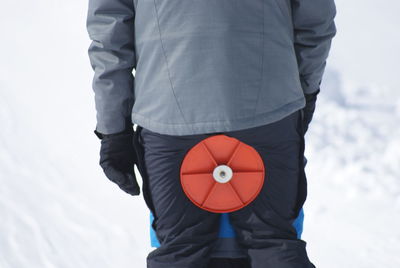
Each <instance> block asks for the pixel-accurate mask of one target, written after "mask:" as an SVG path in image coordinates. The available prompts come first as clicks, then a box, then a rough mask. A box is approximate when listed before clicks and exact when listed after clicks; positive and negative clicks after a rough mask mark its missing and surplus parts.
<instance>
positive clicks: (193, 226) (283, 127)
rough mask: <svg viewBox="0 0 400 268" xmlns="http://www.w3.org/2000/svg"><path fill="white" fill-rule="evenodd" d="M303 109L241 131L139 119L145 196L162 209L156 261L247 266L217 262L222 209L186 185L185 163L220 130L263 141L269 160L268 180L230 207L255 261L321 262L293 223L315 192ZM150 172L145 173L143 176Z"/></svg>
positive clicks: (285, 267) (182, 267)
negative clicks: (195, 130) (200, 200)
mask: <svg viewBox="0 0 400 268" xmlns="http://www.w3.org/2000/svg"><path fill="white" fill-rule="evenodd" d="M301 122H302V114H301V111H300V110H299V111H296V112H293V113H292V114H290V115H288V116H286V117H284V118H282V119H281V120H278V121H276V122H273V123H270V124H266V125H262V126H258V127H253V128H247V129H243V130H237V131H229V132H221V133H206V134H198V135H184V136H172V135H166V134H160V133H156V132H152V131H150V130H149V129H145V128H142V127H141V126H137V128H136V131H137V137H138V144H139V145H140V146H139V147H140V148H138V149H139V150H143V151H142V155H143V157H142V159H139V165H138V168H139V170H140V172H141V174H142V177H143V187H142V191H143V196H144V199H145V202H146V204H147V206H148V208H149V209H150V211H151V212H152V214H153V216H154V221H153V223H152V227H153V228H154V230H155V232H156V236H157V239H158V240H159V241H160V247H158V248H157V249H155V250H153V251H152V252H150V253H149V255H148V256H147V267H149V268H167V267H168V268H170V267H173V268H209V267H221V268H225V267H240V266H222V265H217V266H213V265H215V263H218V260H213V259H211V257H210V253H211V252H212V250H213V248H214V246H215V244H216V241H217V239H218V230H219V229H218V228H219V217H220V214H218V213H212V212H209V211H206V210H203V209H201V208H199V207H197V206H196V205H194V204H193V203H192V202H191V201H190V200H189V198H188V197H187V196H186V195H185V193H184V192H183V189H182V187H181V184H180V176H179V171H180V165H181V163H182V161H183V158H184V157H185V155H186V153H187V152H188V151H189V149H191V148H192V147H193V146H194V145H196V144H197V143H198V142H200V141H201V140H203V139H205V138H207V137H209V136H211V135H216V134H224V135H227V136H230V137H234V138H236V139H238V140H240V141H242V142H244V143H246V144H248V145H250V146H252V147H253V148H255V149H256V150H257V151H258V153H259V154H260V156H261V157H262V159H263V161H264V165H265V171H266V172H265V182H264V185H263V187H262V189H261V192H260V193H259V195H258V196H257V197H256V198H255V199H254V201H253V202H251V203H250V204H249V205H247V206H246V207H244V208H242V209H240V210H237V211H234V212H231V213H229V219H230V222H231V224H232V226H233V228H234V230H235V232H236V235H237V241H238V243H239V244H240V245H241V247H243V248H244V249H245V250H246V253H247V255H248V260H249V264H250V266H246V264H243V268H244V267H252V268H313V267H315V266H314V265H313V264H312V263H311V262H310V260H309V259H308V256H307V253H306V242H305V241H303V240H301V239H298V238H297V234H296V230H295V228H294V226H293V222H294V220H295V219H296V217H297V215H298V213H299V211H300V209H301V208H302V206H303V204H304V202H305V200H306V195H307V181H306V176H305V173H304V135H303V126H302V123H301ZM143 174H145V175H144V176H143Z"/></svg>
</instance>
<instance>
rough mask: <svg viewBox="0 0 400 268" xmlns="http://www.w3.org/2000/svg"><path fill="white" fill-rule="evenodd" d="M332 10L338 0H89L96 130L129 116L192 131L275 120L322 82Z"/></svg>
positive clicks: (161, 127)
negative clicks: (335, 0)
mask: <svg viewBox="0 0 400 268" xmlns="http://www.w3.org/2000/svg"><path fill="white" fill-rule="evenodd" d="M335 14H336V8H335V3H334V0H89V9H88V16H87V30H88V33H89V36H90V38H91V40H92V42H91V44H90V47H89V51H88V52H89V58H90V61H91V65H92V68H93V70H94V72H95V74H94V79H93V90H94V92H95V104H96V111H97V126H96V129H97V131H99V132H101V133H103V134H110V133H116V132H119V131H121V130H123V129H124V128H125V124H126V123H125V122H127V121H126V119H128V120H131V122H132V123H135V124H138V125H140V126H142V127H144V128H148V129H150V130H152V131H155V132H158V133H162V134H170V135H190V134H200V133H210V132H223V131H233V130H239V129H245V128H250V127H256V126H259V125H263V124H267V123H271V122H274V121H277V120H279V119H281V118H283V117H285V116H286V115H288V114H290V113H292V112H294V111H295V110H298V109H300V108H303V107H304V105H305V99H304V93H312V92H315V91H317V90H318V88H319V85H320V83H321V79H322V75H323V72H324V68H325V65H326V59H327V57H328V53H329V50H330V46H331V40H332V38H333V37H334V35H335V33H336V27H335V24H334V17H335ZM133 70H135V75H134V76H133V73H132V72H133ZM128 123H129V121H128Z"/></svg>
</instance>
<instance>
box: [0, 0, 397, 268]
mask: <svg viewBox="0 0 400 268" xmlns="http://www.w3.org/2000/svg"><path fill="white" fill-rule="evenodd" d="M336 4H337V9H338V14H337V19H336V24H337V29H338V34H337V36H336V37H335V39H334V42H333V45H332V50H331V54H330V58H329V61H328V67H327V70H326V73H325V77H324V81H323V85H322V88H321V93H320V96H319V99H318V103H317V110H316V113H315V117H314V120H313V122H312V124H311V126H310V129H309V132H308V133H307V135H306V142H307V148H306V157H307V158H308V160H309V164H308V165H307V168H306V171H307V176H308V191H309V194H308V199H307V201H306V204H305V223H304V224H305V230H304V234H303V239H304V240H305V241H306V242H307V249H308V254H309V256H310V258H311V260H312V262H313V263H315V264H316V266H317V267H324V268H337V267H356V268H367V267H368V268H375V267H386V268H397V267H400V257H399V255H398V253H399V251H400V229H399V228H398V226H399V224H400V182H399V179H400V129H399V123H400V90H399V89H400V88H399V87H400V78H399V74H400V73H399V67H398V64H399V62H400V52H399V51H400V31H399V27H400V20H399V16H398V11H399V10H400V2H399V1H397V0H382V1H377V0H351V1H349V0H337V1H336ZM1 9H2V12H1V16H0V33H1V39H0V40H1V43H0V59H1V62H0V267H1V268H25V267H29V268H47V267H48V268H50V267H51V268H53V267H57V268H92V267H96V268H109V267H116V268H128V267H131V268H136V267H138V268H141V267H145V259H146V256H147V254H148V252H149V251H150V250H151V248H150V243H149V212H148V209H147V207H146V206H145V203H144V201H143V197H142V196H140V197H136V198H134V197H130V196H129V195H127V194H125V193H124V192H122V191H120V190H119V188H117V186H115V185H113V184H112V183H111V182H109V181H108V180H107V179H106V177H105V176H104V175H103V173H102V171H101V169H100V167H99V166H98V158H99V156H98V153H99V145H100V143H99V141H98V140H97V138H96V137H95V136H94V134H93V129H94V126H95V110H94V94H93V92H92V89H91V79H92V77H93V71H92V70H91V67H90V64H89V59H88V55H87V48H88V46H89V44H90V40H89V38H88V35H87V32H86V25H85V23H86V21H85V20H86V11H87V1H77V0H71V1H60V0H52V1H51V0H35V1H28V0H5V1H2V4H1ZM137 175H138V176H139V174H138V173H137Z"/></svg>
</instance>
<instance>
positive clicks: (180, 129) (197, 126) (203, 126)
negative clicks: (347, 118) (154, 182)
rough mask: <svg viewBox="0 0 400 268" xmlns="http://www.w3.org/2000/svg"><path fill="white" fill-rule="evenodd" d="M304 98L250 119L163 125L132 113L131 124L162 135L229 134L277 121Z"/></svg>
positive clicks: (295, 109)
mask: <svg viewBox="0 0 400 268" xmlns="http://www.w3.org/2000/svg"><path fill="white" fill-rule="evenodd" d="M304 106H305V98H304V96H302V97H301V98H299V99H296V100H295V101H292V102H289V103H287V104H285V105H283V106H281V107H279V108H278V109H275V110H272V111H268V112H264V113H259V114H255V115H254V116H251V117H243V118H239V119H230V120H222V121H211V122H198V123H191V124H190V123H188V124H185V123H177V124H165V123H160V122H156V121H152V120H151V119H150V118H147V117H145V116H143V115H141V114H138V113H134V112H132V122H133V123H134V124H137V125H140V126H141V127H143V128H147V129H149V130H151V131H153V132H157V133H159V134H164V135H176V136H184V135H198V134H207V133H214V132H217V133H219V132H229V131H237V130H242V129H247V128H252V127H258V126H261V125H265V124H269V123H273V122H275V121H278V120H280V119H282V118H284V117H286V116H288V115H289V114H291V113H293V112H295V111H297V110H299V109H301V108H304Z"/></svg>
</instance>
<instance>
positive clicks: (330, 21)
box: [292, 0, 336, 94]
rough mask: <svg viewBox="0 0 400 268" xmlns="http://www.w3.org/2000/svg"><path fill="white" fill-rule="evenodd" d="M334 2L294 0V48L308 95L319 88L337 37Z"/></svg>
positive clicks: (329, 0) (326, 0) (305, 91)
mask: <svg viewBox="0 0 400 268" xmlns="http://www.w3.org/2000/svg"><path fill="white" fill-rule="evenodd" d="M335 16H336V6H335V2H334V0H292V17H293V27H294V47H295V52H296V57H297V63H298V67H299V73H300V81H301V85H302V88H303V92H304V93H305V94H311V93H313V92H315V91H317V90H318V89H319V86H320V84H321V80H322V76H323V73H324V69H325V65H326V59H327V58H328V54H329V50H330V47H331V41H332V38H333V37H334V36H335V35H336V26H335V23H334V18H335Z"/></svg>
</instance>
